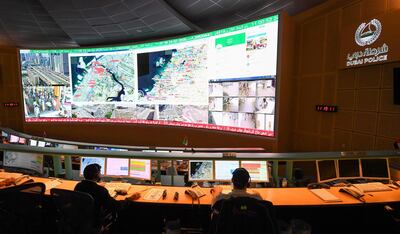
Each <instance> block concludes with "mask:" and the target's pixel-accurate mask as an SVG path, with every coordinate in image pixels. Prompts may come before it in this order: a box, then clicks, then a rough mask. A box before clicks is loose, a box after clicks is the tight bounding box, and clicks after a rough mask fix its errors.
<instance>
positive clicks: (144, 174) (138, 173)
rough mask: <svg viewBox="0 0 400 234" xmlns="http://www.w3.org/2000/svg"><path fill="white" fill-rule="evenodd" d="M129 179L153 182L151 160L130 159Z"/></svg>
mask: <svg viewBox="0 0 400 234" xmlns="http://www.w3.org/2000/svg"><path fill="white" fill-rule="evenodd" d="M129 177H132V178H135V179H140V180H151V160H150V159H132V158H131V159H130V161H129Z"/></svg>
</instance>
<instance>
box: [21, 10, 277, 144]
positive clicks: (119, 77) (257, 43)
mask: <svg viewBox="0 0 400 234" xmlns="http://www.w3.org/2000/svg"><path fill="white" fill-rule="evenodd" d="M278 26H279V16H278V15H272V16H269V17H267V18H263V19H259V20H256V21H252V22H248V23H245V24H242V25H237V26H233V27H229V28H225V29H220V30H216V31H212V32H207V33H204V34H197V35H189V36H182V37H179V38H176V39H169V40H162V41H155V42H147V43H142V44H130V45H122V46H113V47H102V48H78V49H76V48H71V49H62V50H61V49H48V50H40V49H31V50H29V49H23V50H20V61H21V76H22V85H23V96H24V100H25V102H24V106H25V110H26V112H25V121H26V122H57V121H60V122H61V121H62V122H66V121H71V122H102V123H104V122H106V123H133V124H152V125H169V126H182V127H192V128H204V129H211V130H220V131H231V132H239V133H246V134H253V135H262V136H269V137H274V136H275V124H274V120H275V106H276V105H275V103H276V101H275V100H276V92H275V90H276V84H277V82H276V81H277V61H278V59H277V58H278V34H279V27H278ZM42 73H46V74H47V73H49V74H51V75H49V76H48V77H46V78H41V77H40V76H37V75H36V74H42ZM33 77H38V78H37V79H33ZM27 84H29V85H27ZM42 93H44V94H46V95H40V94H42ZM40 103H47V104H46V105H47V106H46V108H45V110H43V108H41V105H40Z"/></svg>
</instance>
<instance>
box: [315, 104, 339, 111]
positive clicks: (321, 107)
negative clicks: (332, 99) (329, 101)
mask: <svg viewBox="0 0 400 234" xmlns="http://www.w3.org/2000/svg"><path fill="white" fill-rule="evenodd" d="M315 110H316V111H320V112H337V111H338V107H337V106H328V105H316V106H315Z"/></svg>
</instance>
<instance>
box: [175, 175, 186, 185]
mask: <svg viewBox="0 0 400 234" xmlns="http://www.w3.org/2000/svg"><path fill="white" fill-rule="evenodd" d="M172 180H173V185H174V186H179V187H185V185H186V183H185V176H183V175H175V176H173V177H172Z"/></svg>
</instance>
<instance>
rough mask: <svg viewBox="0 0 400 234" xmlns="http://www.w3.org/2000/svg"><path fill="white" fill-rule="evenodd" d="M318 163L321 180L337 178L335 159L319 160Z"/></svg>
mask: <svg viewBox="0 0 400 234" xmlns="http://www.w3.org/2000/svg"><path fill="white" fill-rule="evenodd" d="M317 163H318V167H317V168H318V175H319V181H325V180H331V179H335V178H337V173H336V166H335V160H322V161H317Z"/></svg>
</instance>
